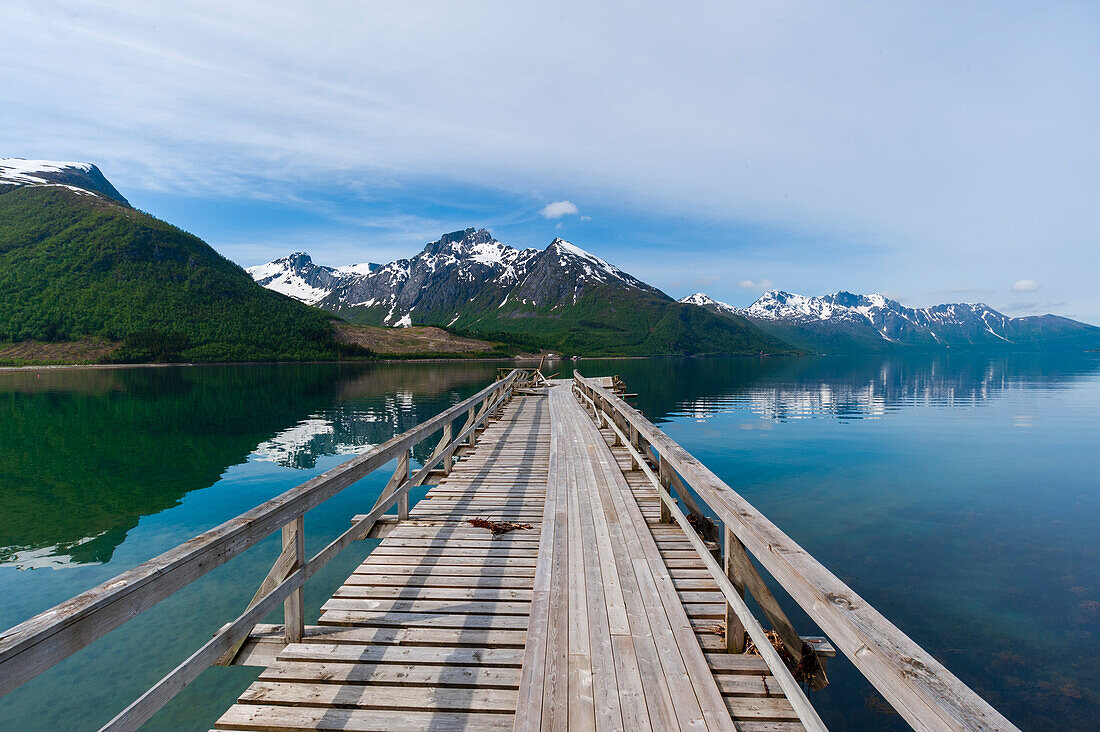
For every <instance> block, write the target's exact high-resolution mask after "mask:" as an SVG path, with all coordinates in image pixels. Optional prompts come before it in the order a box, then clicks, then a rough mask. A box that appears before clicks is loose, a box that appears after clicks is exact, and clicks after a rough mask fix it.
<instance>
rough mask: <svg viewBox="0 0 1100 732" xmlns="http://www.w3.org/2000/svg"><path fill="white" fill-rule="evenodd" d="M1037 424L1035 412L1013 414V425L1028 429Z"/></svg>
mask: <svg viewBox="0 0 1100 732" xmlns="http://www.w3.org/2000/svg"><path fill="white" fill-rule="evenodd" d="M1034 424H1035V415H1034V414H1014V415H1012V425H1013V426H1014V427H1019V428H1021V429H1025V430H1026V429H1028V428H1029V427H1031V426H1032V425H1034Z"/></svg>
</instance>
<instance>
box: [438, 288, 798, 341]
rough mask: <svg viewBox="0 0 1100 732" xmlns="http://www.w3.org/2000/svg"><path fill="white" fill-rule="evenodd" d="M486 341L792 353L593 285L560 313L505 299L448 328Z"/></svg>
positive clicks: (701, 316)
mask: <svg viewBox="0 0 1100 732" xmlns="http://www.w3.org/2000/svg"><path fill="white" fill-rule="evenodd" d="M453 327H455V328H458V329H461V330H463V331H465V332H468V333H470V334H474V335H478V336H480V337H483V338H489V339H490V340H513V341H514V342H517V343H520V344H529V345H534V346H538V347H542V348H550V349H553V350H557V351H560V352H564V353H566V354H580V355H585V356H647V355H718V354H725V355H728V354H755V353H759V352H761V351H764V352H768V353H789V352H791V351H792V350H793V349H792V347H791V346H790V345H788V344H787V343H785V342H783V341H782V340H780V339H779V338H775V337H772V336H770V335H768V334H766V333H764V332H762V331H761V330H760V329H759V328H757V327H755V326H754V325H752V324H751V323H748V322H747V321H745V320H744V319H743V318H734V317H729V318H723V317H719V316H716V315H714V314H712V313H710V312H707V311H706V310H703V309H702V308H698V307H695V306H691V305H682V304H680V303H678V302H675V301H672V300H669V299H666V298H662V297H659V296H657V295H654V294H651V293H648V292H644V291H640V290H635V289H629V288H620V287H612V286H597V287H593V288H591V289H590V290H589V291H587V292H585V293H584V295H582V296H581V297H580V298H578V300H577V301H576V303H574V304H573V305H571V306H570V307H563V308H549V309H547V308H536V307H534V306H531V305H525V304H523V303H522V302H510V303H508V305H507V306H505V307H503V308H498V307H492V308H487V309H486V310H483V311H482V312H481V313H478V314H472V315H464V316H463V317H461V318H459V319H458V321H457V322H456V323H455V325H454V326H453Z"/></svg>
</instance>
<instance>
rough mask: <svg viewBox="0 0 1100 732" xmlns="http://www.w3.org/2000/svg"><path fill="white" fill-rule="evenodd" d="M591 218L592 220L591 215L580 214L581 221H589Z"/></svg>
mask: <svg viewBox="0 0 1100 732" xmlns="http://www.w3.org/2000/svg"><path fill="white" fill-rule="evenodd" d="M591 220H592V217H591V216H581V221H591Z"/></svg>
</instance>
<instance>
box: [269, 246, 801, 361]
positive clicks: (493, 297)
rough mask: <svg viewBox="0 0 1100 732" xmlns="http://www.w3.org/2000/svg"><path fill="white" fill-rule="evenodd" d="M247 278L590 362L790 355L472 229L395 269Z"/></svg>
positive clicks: (605, 270) (584, 263)
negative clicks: (616, 358) (620, 357)
mask: <svg viewBox="0 0 1100 732" xmlns="http://www.w3.org/2000/svg"><path fill="white" fill-rule="evenodd" d="M248 272H249V274H251V275H252V276H253V278H255V280H256V281H257V282H258V283H260V284H262V285H264V286H265V287H268V288H271V289H273V290H276V291H278V292H282V293H284V294H286V295H289V296H291V297H295V298H297V299H299V300H301V301H302V302H307V303H310V304H313V305H317V306H318V307H321V308H324V309H326V310H329V311H331V312H333V313H336V314H337V315H339V316H341V317H343V318H346V319H347V320H349V321H351V322H353V323H361V324H364V325H390V326H402V325H413V324H418V325H436V326H441V327H446V328H450V329H454V330H458V331H461V332H467V333H471V334H474V335H477V336H479V337H483V338H490V339H492V340H505V341H511V342H514V343H519V344H522V345H526V346H530V347H533V348H551V349H554V350H558V351H564V352H566V353H580V354H588V355H598V354H606V355H649V354H706V353H711V354H718V353H758V352H760V351H766V352H770V353H776V352H788V351H791V350H792V349H791V348H790V347H789V346H787V345H786V344H785V343H783V342H782V341H781V340H779V339H777V338H774V337H771V336H769V335H767V334H766V333H764V332H763V331H762V330H761V329H759V328H757V327H755V326H754V325H752V324H751V323H749V322H748V321H747V320H745V319H743V318H739V317H734V318H730V317H726V316H716V315H715V314H713V313H710V312H708V311H706V310H704V309H701V308H695V307H691V306H688V305H683V304H680V303H678V302H676V301H675V300H673V299H672V298H671V297H669V296H668V295H666V294H665V293H663V292H661V291H660V290H658V289H657V288H656V287H653V286H652V285H648V284H646V283H645V282H642V281H641V280H639V279H638V278H636V277H633V276H632V275H629V274H627V273H626V272H623V271H622V270H620V269H619V268H618V267H615V266H614V265H612V264H609V263H608V262H606V261H604V260H603V259H601V258H599V257H597V256H596V255H594V254H591V253H590V252H587V251H585V250H583V249H581V248H580V247H577V246H575V245H573V244H571V243H569V242H567V241H565V240H563V239H554V240H553V241H552V242H550V244H549V245H548V246H547V247H546V248H545V249H542V250H538V249H516V248H514V247H511V246H508V245H507V244H502V243H501V242H499V241H497V240H496V239H495V238H493V235H492V234H491V233H489V232H488V231H487V230H485V229H480V230H476V229H472V228H471V229H465V230H463V231H455V232H452V233H449V234H445V235H443V236H442V237H440V239H439V240H438V241H433V242H430V243H429V244H428V245H427V246H425V247H424V250H423V251H421V252H420V253H418V254H416V255H415V256H413V257H412V258H410V259H399V260H396V261H394V262H390V263H388V264H375V263H367V264H358V265H351V266H348V267H339V268H333V267H324V266H321V265H318V264H315V263H314V262H313V261H312V259H311V258H310V257H309V255H307V254H304V253H297V254H292V255H290V256H288V257H282V258H280V259H276V260H274V261H272V262H268V263H267V264H263V265H260V266H257V267H252V268H250V269H249V270H248Z"/></svg>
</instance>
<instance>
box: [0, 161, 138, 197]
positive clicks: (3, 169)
mask: <svg viewBox="0 0 1100 732" xmlns="http://www.w3.org/2000/svg"><path fill="white" fill-rule="evenodd" d="M0 186H60V187H62V188H67V189H69V190H71V191H74V192H76V193H81V194H85V195H96V196H104V197H106V198H110V199H112V200H114V201H117V202H118V203H121V204H123V205H125V206H129V205H130V203H129V201H127V200H126V199H125V198H123V197H122V194H121V193H119V192H118V191H117V190H116V189H115V187H114V186H113V185H111V183H110V181H108V180H107V179H106V178H104V177H103V173H101V172H100V170H99V168H97V167H96V166H94V165H92V164H91V163H70V162H62V161H58V160H24V159H23V158H0ZM0 190H2V189H0Z"/></svg>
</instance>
